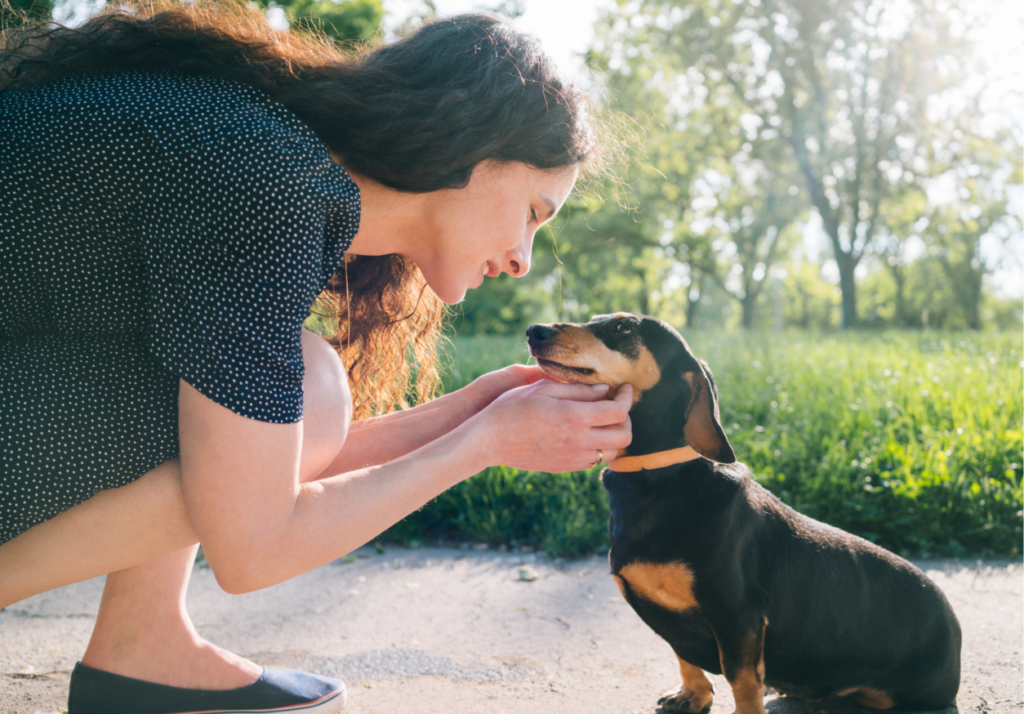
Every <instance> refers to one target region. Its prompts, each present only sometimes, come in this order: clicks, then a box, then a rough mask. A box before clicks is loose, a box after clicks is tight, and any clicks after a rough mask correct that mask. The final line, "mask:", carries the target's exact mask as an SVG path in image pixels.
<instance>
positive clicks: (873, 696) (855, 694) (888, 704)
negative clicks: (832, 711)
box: [838, 687, 896, 709]
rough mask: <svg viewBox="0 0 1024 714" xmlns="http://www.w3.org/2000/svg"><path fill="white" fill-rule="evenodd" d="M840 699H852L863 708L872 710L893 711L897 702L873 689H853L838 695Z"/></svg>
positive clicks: (880, 691) (845, 690)
mask: <svg viewBox="0 0 1024 714" xmlns="http://www.w3.org/2000/svg"><path fill="white" fill-rule="evenodd" d="M838 696H840V697H850V699H852V700H853V701H855V702H857V703H858V704H860V705H861V706H865V707H869V708H871V709H892V708H893V707H894V706H896V702H894V701H893V700H892V697H891V696H889V695H888V694H886V693H885V692H883V691H882V690H880V689H875V688H873V687H851V688H850V689H844V690H843V691H841V692H839V693H838Z"/></svg>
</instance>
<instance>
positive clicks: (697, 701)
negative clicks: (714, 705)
mask: <svg viewBox="0 0 1024 714" xmlns="http://www.w3.org/2000/svg"><path fill="white" fill-rule="evenodd" d="M712 695H713V692H710V691H708V692H695V691H694V690H692V689H687V688H686V687H684V686H683V685H681V684H680V685H679V686H678V687H676V688H675V689H670V690H668V691H667V692H663V693H662V695H661V696H660V697H658V704H659V705H661V707H662V708H663V709H664V710H665V711H669V712H690V714H707V713H708V712H709V711H711V702H712V700H713V698H714V697H713V696H712Z"/></svg>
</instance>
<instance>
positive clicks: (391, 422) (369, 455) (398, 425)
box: [319, 364, 545, 478]
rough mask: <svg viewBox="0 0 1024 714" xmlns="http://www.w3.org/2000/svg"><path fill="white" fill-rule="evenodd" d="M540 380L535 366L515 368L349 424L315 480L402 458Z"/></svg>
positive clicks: (512, 366) (540, 373) (540, 374)
mask: <svg viewBox="0 0 1024 714" xmlns="http://www.w3.org/2000/svg"><path fill="white" fill-rule="evenodd" d="M542 379H545V376H544V373H543V372H541V370H540V369H539V368H538V367H533V366H527V365H521V364H515V365H511V366H509V367H505V368H504V369H500V370H497V371H495V372H490V373H489V374H485V375H483V376H482V377H480V378H478V379H476V380H475V381H473V383H472V384H469V385H468V386H466V387H463V388H462V389H459V390H458V391H455V392H451V393H449V394H445V395H444V396H441V397H438V398H436V399H432V400H430V401H429V402H425V403H424V404H420V405H418V406H415V407H413V408H411V409H405V410H402V411H399V412H392V413H391V414H385V415H383V416H379V417H373V418H370V419H364V420H362V421H356V422H352V424H351V425H350V426H349V429H348V436H347V438H346V439H345V446H344V448H343V449H342V450H341V451H340V452H339V453H338V455H337V457H336V458H335V459H334V461H333V462H332V463H331V464H330V465H329V466H328V467H327V468H326V469H324V471H323V473H322V474H321V475H320V476H319V478H324V477H326V476H333V475H335V474H341V473H346V472H348V471H353V470H355V469H359V468H364V467H366V466H375V465H377V464H383V463H386V462H388V461H393V460H395V459H397V458H399V457H402V456H405V455H406V454H409V453H411V452H413V451H415V450H416V449H418V448H420V447H422V446H425V445H426V444H428V443H430V442H431V441H434V440H435V439H438V438H440V437H442V436H444V435H445V434H447V433H448V432H450V431H452V429H455V428H456V427H458V426H460V425H461V424H463V423H464V422H465V421H466V420H467V419H469V418H470V417H472V416H474V415H476V414H478V413H480V411H481V410H483V409H484V408H485V407H487V405H489V404H490V403H491V402H493V401H494V400H495V399H496V398H498V397H499V396H501V395H502V394H504V393H505V392H507V391H508V390H510V389H515V388H517V387H523V386H526V385H528V384H533V383H535V382H538V381H540V380H542ZM340 417H341V415H339V418H340Z"/></svg>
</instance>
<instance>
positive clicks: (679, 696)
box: [658, 655, 715, 714]
mask: <svg viewBox="0 0 1024 714" xmlns="http://www.w3.org/2000/svg"><path fill="white" fill-rule="evenodd" d="M676 659H678V660H679V674H680V675H681V676H682V678H683V683H682V684H681V685H679V686H678V687H676V688H675V689H670V690H669V691H667V692H664V693H662V695H661V697H659V698H658V704H660V705H661V706H663V707H664V708H665V709H667V710H668V711H690V712H693V713H694V714H697V713H698V712H702V711H704V710H706V709H709V708H710V707H711V702H712V701H713V700H714V694H715V688H714V686H712V684H711V681H710V680H709V679H708V677H707V675H706V674H704V670H703V669H701V668H700V667H695V666H694V665H692V664H690V663H689V662H687V661H686V660H683V659H680V658H679V656H678V655H677V656H676Z"/></svg>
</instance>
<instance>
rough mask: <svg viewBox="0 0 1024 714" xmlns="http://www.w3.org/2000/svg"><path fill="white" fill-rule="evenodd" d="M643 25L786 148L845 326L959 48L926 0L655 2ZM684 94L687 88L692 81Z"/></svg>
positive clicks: (705, 86) (709, 88) (751, 128)
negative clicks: (834, 269) (858, 277)
mask: <svg viewBox="0 0 1024 714" xmlns="http://www.w3.org/2000/svg"><path fill="white" fill-rule="evenodd" d="M641 8H642V10H641V12H642V14H643V16H644V17H645V26H647V27H649V28H651V32H655V31H656V32H657V34H658V39H657V42H658V43H659V44H660V45H663V46H664V47H665V48H668V50H669V51H671V52H674V53H675V55H676V62H677V64H678V65H679V66H681V67H690V68H691V69H690V72H689V73H688V75H687V76H688V77H689V80H690V83H691V85H692V86H699V87H701V88H702V92H703V93H704V95H705V98H704V100H703V101H704V103H705V104H707V103H719V102H730V101H739V102H742V103H743V105H744V106H745V107H746V111H745V113H744V115H743V117H742V121H743V124H744V127H745V128H746V130H747V133H748V136H751V135H754V136H764V135H767V136H769V137H775V136H780V137H782V138H783V139H785V141H786V142H787V143H788V144H789V146H790V147H791V149H792V152H793V158H794V159H795V161H796V163H797V165H798V166H799V169H800V172H801V173H802V175H803V179H804V183H805V186H806V190H807V193H808V196H809V198H810V201H811V203H812V205H813V206H814V207H815V209H816V210H817V212H818V213H819V214H820V216H821V220H822V225H823V228H824V230H825V232H826V234H827V235H828V237H829V239H830V242H831V244H832V248H833V252H834V255H835V259H836V263H837V265H838V267H839V274H840V287H841V289H842V293H843V326H844V327H851V326H853V325H854V324H856V321H857V308H856V281H855V275H854V271H855V270H856V268H857V265H858V263H859V262H860V260H861V258H862V257H863V256H864V254H865V252H866V251H867V250H868V248H869V246H870V245H871V243H872V241H873V239H874V238H875V236H876V231H877V230H878V229H879V227H880V220H879V218H880V216H879V209H880V205H881V202H882V201H883V200H884V199H885V198H886V197H887V196H888V195H890V194H891V193H892V192H893V191H895V190H898V189H899V188H900V187H901V186H903V185H904V184H905V183H906V182H908V181H909V182H912V181H913V180H914V178H915V173H916V171H917V169H918V167H919V165H920V161H921V158H922V156H923V155H924V153H925V152H926V150H927V147H928V146H929V144H930V141H931V139H932V138H934V137H933V135H932V133H931V132H930V129H931V127H930V124H929V119H928V114H929V112H928V109H929V102H930V101H934V100H935V98H936V97H937V96H938V95H940V94H942V93H943V92H945V91H947V90H949V89H950V88H952V87H954V86H955V85H956V79H957V75H956V73H955V72H954V71H951V70H950V69H949V68H951V67H952V68H953V69H956V68H957V67H958V63H957V61H956V57H957V53H958V52H960V51H961V49H962V47H961V43H959V42H958V41H957V40H956V38H954V37H953V36H952V35H951V32H950V29H949V27H950V24H951V22H952V21H951V20H949V19H947V17H946V15H945V14H943V13H942V12H939V11H938V9H937V7H936V6H935V4H934V3H933V2H932V0H908V1H907V2H905V3H900V4H898V5H897V4H893V3H887V2H882V1H881V0H760V1H756V2H728V1H723V0H696V1H695V2H685V3H684V2H682V0H662V1H658V2H644V3H642V4H641ZM692 86H691V88H690V91H691V92H692V91H693V88H692Z"/></svg>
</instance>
